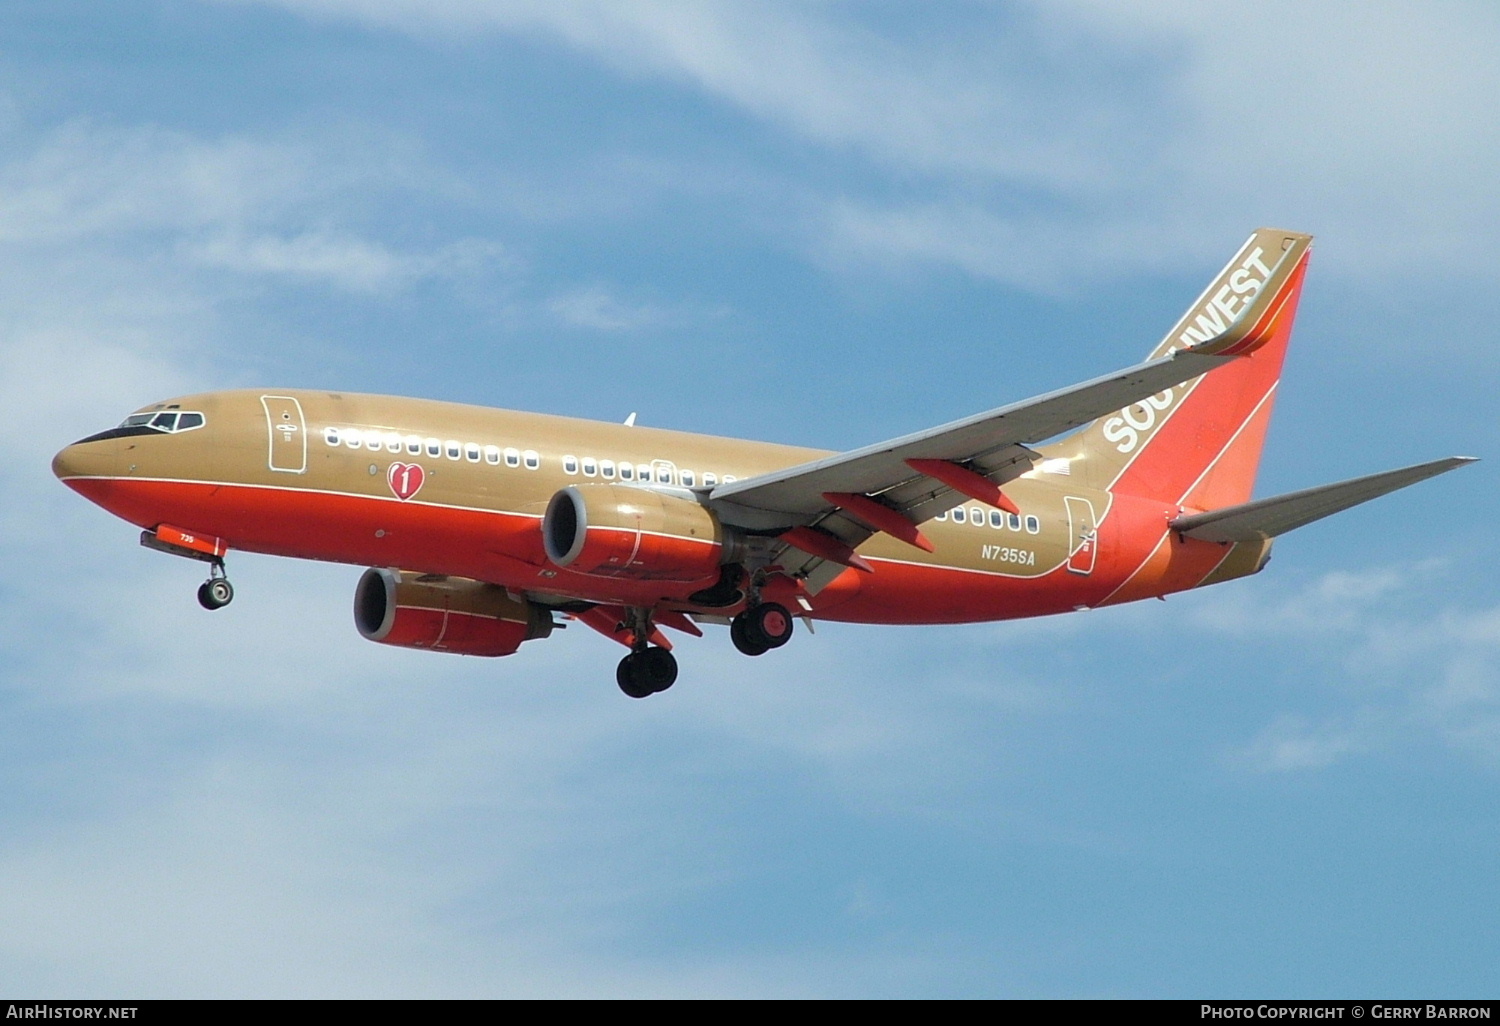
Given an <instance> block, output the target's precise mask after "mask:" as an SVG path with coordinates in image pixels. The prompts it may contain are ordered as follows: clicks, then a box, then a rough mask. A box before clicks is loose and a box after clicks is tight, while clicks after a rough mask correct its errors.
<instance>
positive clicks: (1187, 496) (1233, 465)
mask: <svg viewBox="0 0 1500 1026" xmlns="http://www.w3.org/2000/svg"><path fill="white" fill-rule="evenodd" d="M1311 246H1312V236H1310V235H1303V234H1300V233H1297V232H1288V231H1281V230H1280V229H1275V228H1261V229H1259V230H1258V231H1256V232H1255V234H1253V235H1251V236H1250V239H1249V241H1248V242H1246V243H1245V245H1244V246H1242V247H1241V248H1240V251H1239V252H1238V253H1236V254H1235V255H1234V257H1233V258H1232V259H1231V260H1230V261H1229V263H1228V265H1227V266H1226V267H1225V268H1224V270H1223V271H1221V272H1219V276H1218V277H1217V278H1215V279H1214V280H1213V282H1212V283H1211V284H1210V285H1209V286H1208V288H1207V289H1205V290H1204V292H1203V294H1202V295H1201V296H1199V297H1198V299H1197V300H1196V301H1195V302H1194V303H1193V305H1192V306H1190V307H1189V308H1188V311H1187V313H1185V314H1184V315H1183V316H1182V319H1181V320H1180V321H1178V322H1177V324H1176V326H1175V327H1173V328H1172V330H1171V331H1170V332H1169V333H1168V334H1167V337H1166V338H1164V339H1162V341H1161V343H1160V344H1159V345H1158V346H1157V347H1156V349H1155V350H1153V351H1152V353H1151V358H1152V359H1156V358H1158V357H1163V356H1166V355H1168V354H1169V353H1172V352H1174V351H1176V350H1178V349H1184V348H1188V347H1192V348H1193V349H1195V350H1197V351H1199V352H1203V353H1210V354H1215V355H1221V356H1237V357H1239V359H1237V360H1235V361H1233V362H1231V363H1230V364H1228V365H1227V366H1221V367H1219V368H1217V369H1215V370H1214V371H1212V372H1210V373H1208V374H1204V375H1202V376H1201V377H1198V378H1194V379H1192V380H1191V381H1187V382H1184V383H1183V384H1181V385H1178V386H1176V387H1174V388H1169V389H1167V390H1166V391H1163V392H1159V393H1157V394H1156V395H1154V396H1152V397H1151V398H1150V399H1147V400H1145V401H1143V402H1139V403H1135V404H1134V405H1131V406H1127V407H1125V408H1124V409H1123V410H1120V411H1119V412H1118V413H1116V414H1114V415H1113V416H1109V417H1103V418H1100V419H1099V420H1098V421H1096V422H1094V423H1093V424H1092V425H1090V426H1089V427H1087V428H1085V429H1084V430H1083V431H1081V432H1079V433H1078V434H1076V435H1074V436H1072V437H1071V438H1067V439H1064V440H1063V441H1061V442H1058V443H1056V444H1055V445H1053V446H1048V447H1046V451H1045V455H1047V456H1049V457H1056V456H1060V457H1064V458H1066V459H1068V461H1069V464H1070V466H1071V468H1072V469H1071V471H1070V472H1072V473H1081V474H1084V475H1086V480H1087V481H1088V482H1089V483H1090V484H1092V485H1093V486H1095V487H1097V488H1102V489H1110V490H1114V491H1118V492H1122V493H1127V494H1133V495H1141V496H1149V497H1151V498H1156V499H1164V500H1166V501H1168V502H1173V503H1178V504H1181V505H1183V506H1187V507H1191V508H1194V509H1200V510H1207V509H1215V508H1217V507H1220V506H1228V505H1233V504H1235V503H1240V502H1244V501H1245V500H1246V499H1248V498H1249V497H1250V491H1251V488H1252V487H1253V486H1254V484H1255V471H1256V468H1257V466H1258V465H1259V463H1260V450H1261V445H1262V443H1263V442H1264V441H1265V435H1266V427H1267V426H1268V425H1269V423H1270V419H1271V405H1272V403H1273V401H1274V398H1275V394H1276V384H1277V382H1278V381H1279V380H1280V378H1281V364H1282V360H1283V358H1284V357H1285V356H1286V347H1287V341H1288V339H1289V338H1290V337H1291V333H1292V321H1293V319H1294V318H1295V317H1296V314H1297V300H1298V297H1299V296H1300V294H1301V291H1302V278H1303V275H1304V274H1305V273H1306V270H1307V258H1308V253H1309V251H1310V249H1311Z"/></svg>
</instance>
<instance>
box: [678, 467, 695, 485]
mask: <svg viewBox="0 0 1500 1026" xmlns="http://www.w3.org/2000/svg"><path fill="white" fill-rule="evenodd" d="M678 473H679V474H680V475H682V487H684V488H691V487H693V472H692V471H691V470H679V471H678Z"/></svg>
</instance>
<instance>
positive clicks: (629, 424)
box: [625, 410, 635, 427]
mask: <svg viewBox="0 0 1500 1026" xmlns="http://www.w3.org/2000/svg"><path fill="white" fill-rule="evenodd" d="M625 426H626V427H635V411H634V410H632V411H631V412H630V416H628V417H626V418H625Z"/></svg>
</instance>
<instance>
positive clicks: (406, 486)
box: [385, 463, 426, 502]
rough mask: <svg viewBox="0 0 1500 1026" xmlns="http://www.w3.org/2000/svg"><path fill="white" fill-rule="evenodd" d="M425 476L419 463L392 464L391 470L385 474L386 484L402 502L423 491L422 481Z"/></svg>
mask: <svg viewBox="0 0 1500 1026" xmlns="http://www.w3.org/2000/svg"><path fill="white" fill-rule="evenodd" d="M425 476H426V475H425V474H423V473H422V466H421V464H419V463H392V464H391V469H389V470H387V471H386V472H385V480H386V483H387V484H389V485H390V486H391V491H392V492H394V493H395V495H396V498H398V499H400V500H401V501H402V502H405V501H406V500H407V499H409V498H411V497H412V496H413V495H416V494H417V493H418V492H420V491H421V490H422V479H423V478H424V477H425Z"/></svg>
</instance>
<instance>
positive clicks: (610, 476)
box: [599, 460, 615, 481]
mask: <svg viewBox="0 0 1500 1026" xmlns="http://www.w3.org/2000/svg"><path fill="white" fill-rule="evenodd" d="M599 476H600V477H602V478H604V480H606V481H613V480H614V479H615V461H614V460H604V461H603V462H601V463H600V464H599Z"/></svg>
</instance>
